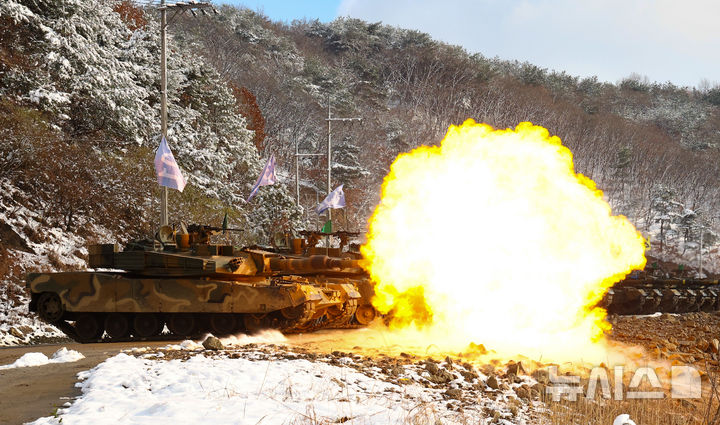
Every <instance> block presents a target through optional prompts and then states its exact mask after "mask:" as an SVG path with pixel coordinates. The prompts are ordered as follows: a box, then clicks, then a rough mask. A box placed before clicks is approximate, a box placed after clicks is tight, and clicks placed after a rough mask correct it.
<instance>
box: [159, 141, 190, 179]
mask: <svg viewBox="0 0 720 425" xmlns="http://www.w3.org/2000/svg"><path fill="white" fill-rule="evenodd" d="M155 173H156V174H157V179H158V184H159V185H160V186H166V187H169V188H172V189H177V190H179V191H180V192H182V191H183V189H185V177H183V175H182V173H181V172H180V167H178V165H177V162H175V157H174V156H173V154H172V152H171V151H170V148H169V147H168V144H167V140H165V136H163V137H162V140H161V141H160V147H159V148H158V150H157V153H156V154H155Z"/></svg>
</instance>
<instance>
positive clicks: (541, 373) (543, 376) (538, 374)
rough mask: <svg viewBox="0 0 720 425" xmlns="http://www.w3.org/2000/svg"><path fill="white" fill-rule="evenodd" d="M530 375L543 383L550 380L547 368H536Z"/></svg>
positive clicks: (545, 383)
mask: <svg viewBox="0 0 720 425" xmlns="http://www.w3.org/2000/svg"><path fill="white" fill-rule="evenodd" d="M532 377H533V378H535V380H536V381H538V382H539V383H541V384H544V385H547V384H548V383H549V382H550V372H548V370H547V369H537V370H536V371H534V372H533V373H532Z"/></svg>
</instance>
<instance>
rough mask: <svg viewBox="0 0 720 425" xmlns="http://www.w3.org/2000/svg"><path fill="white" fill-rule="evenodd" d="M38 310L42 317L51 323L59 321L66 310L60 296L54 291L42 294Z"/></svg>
mask: <svg viewBox="0 0 720 425" xmlns="http://www.w3.org/2000/svg"><path fill="white" fill-rule="evenodd" d="M37 311H38V315H40V318H42V319H43V320H45V321H47V322H50V323H55V322H59V321H60V319H62V316H63V313H64V312H65V311H64V309H63V305H62V301H60V297H59V296H58V294H56V293H54V292H43V293H42V294H40V298H38V303H37Z"/></svg>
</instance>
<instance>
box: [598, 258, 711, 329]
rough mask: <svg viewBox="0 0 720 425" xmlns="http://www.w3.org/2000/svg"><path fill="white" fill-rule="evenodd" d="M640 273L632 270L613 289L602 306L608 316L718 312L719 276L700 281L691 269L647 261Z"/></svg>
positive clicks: (656, 260) (673, 264)
mask: <svg viewBox="0 0 720 425" xmlns="http://www.w3.org/2000/svg"><path fill="white" fill-rule="evenodd" d="M647 260H648V261H647V265H646V267H645V269H643V270H635V271H633V272H632V273H630V274H629V275H628V276H627V277H626V278H625V279H623V280H621V281H620V282H618V283H616V284H615V285H613V287H612V288H610V290H609V291H608V293H607V294H606V295H605V298H604V299H603V301H602V306H603V307H604V308H606V309H607V311H608V313H611V314H619V315H629V314H652V313H656V312H661V313H689V312H697V311H706V312H709V311H716V310H720V287H719V285H718V283H719V280H718V276H717V275H714V274H707V277H702V278H699V277H697V276H698V273H697V271H696V270H694V269H693V268H691V267H687V266H684V265H680V264H676V263H672V262H665V261H660V260H659V259H657V258H654V257H650V256H648V257H647Z"/></svg>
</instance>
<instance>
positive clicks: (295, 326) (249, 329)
mask: <svg viewBox="0 0 720 425" xmlns="http://www.w3.org/2000/svg"><path fill="white" fill-rule="evenodd" d="M94 314H95V315H96V316H97V318H98V321H99V322H101V319H102V318H104V317H106V316H107V315H106V314H104V313H94ZM314 314H315V311H314V308H312V305H309V308H305V309H303V311H302V313H301V314H300V315H298V317H297V318H292V319H289V318H286V317H283V316H282V314H280V313H279V312H272V313H268V314H266V315H263V316H262V317H260V318H259V319H260V320H257V319H258V317H257V316H255V315H251V314H236V316H239V317H236V319H237V320H236V322H237V323H238V326H236V327H235V328H234V329H233V331H231V332H218V331H217V330H216V331H213V329H211V327H209V326H207V322H208V320H207V315H206V314H203V313H197V314H195V315H194V316H195V319H196V323H200V324H201V325H200V326H196V327H195V329H194V330H193V331H191V332H187V333H180V334H178V333H173V332H167V330H165V331H164V332H163V333H158V334H155V335H150V336H140V335H137V334H136V332H135V331H134V329H130V330H129V331H128V332H127V335H122V336H109V335H108V333H107V331H105V332H103V335H102V336H99V337H94V336H92V337H88V336H81V335H79V334H78V329H77V327H76V325H77V323H78V322H77V321H72V320H66V319H63V320H59V321H49V320H45V319H42V320H43V321H44V322H46V323H48V324H51V325H53V326H55V327H57V328H58V329H59V330H60V331H61V332H63V333H64V334H65V335H66V336H68V337H69V338H71V339H73V340H75V341H77V342H80V343H104V342H132V341H177V340H178V339H194V338H201V337H202V336H204V335H207V334H209V333H211V334H213V335H215V336H218V337H222V336H228V335H232V334H237V333H254V332H258V331H261V330H265V329H275V330H278V331H280V332H282V333H285V334H293V333H301V332H308V331H313V330H317V329H320V328H324V327H325V326H324V325H325V323H326V322H325V320H324V316H322V317H321V318H320V319H321V320H315V321H311V320H310V319H311V318H312V316H313V315H314ZM127 316H130V314H127ZM253 324H254V326H253Z"/></svg>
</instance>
